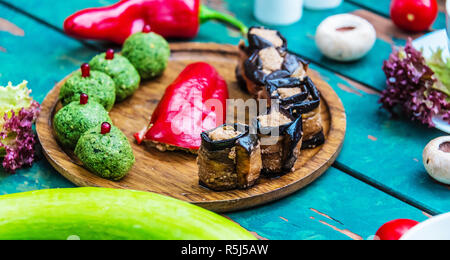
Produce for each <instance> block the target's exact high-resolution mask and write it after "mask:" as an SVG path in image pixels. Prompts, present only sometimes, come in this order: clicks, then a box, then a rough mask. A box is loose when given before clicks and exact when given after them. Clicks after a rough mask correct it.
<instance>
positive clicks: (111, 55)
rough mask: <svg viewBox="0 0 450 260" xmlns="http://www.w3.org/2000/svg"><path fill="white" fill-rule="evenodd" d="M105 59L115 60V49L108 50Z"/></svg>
mask: <svg viewBox="0 0 450 260" xmlns="http://www.w3.org/2000/svg"><path fill="white" fill-rule="evenodd" d="M105 59H107V60H113V59H114V50H113V49H108V50H107V51H106V55H105Z"/></svg>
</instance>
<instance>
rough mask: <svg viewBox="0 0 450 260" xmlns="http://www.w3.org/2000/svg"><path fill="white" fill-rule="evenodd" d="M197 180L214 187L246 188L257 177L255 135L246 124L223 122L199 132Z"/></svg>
mask: <svg viewBox="0 0 450 260" xmlns="http://www.w3.org/2000/svg"><path fill="white" fill-rule="evenodd" d="M201 137H202V145H201V147H200V150H199V152H198V158H197V164H198V176H199V180H200V184H202V185H204V186H206V187H208V188H210V189H212V190H216V191H224V190H232V189H236V188H239V189H245V188H248V187H250V186H252V185H253V184H254V183H255V182H256V180H257V179H258V178H259V175H260V172H261V168H262V161H261V149H260V143H259V139H258V136H257V135H256V134H251V133H250V129H249V127H248V126H246V125H240V124H224V125H222V126H219V127H217V128H215V129H213V130H210V131H207V132H203V133H202V134H201Z"/></svg>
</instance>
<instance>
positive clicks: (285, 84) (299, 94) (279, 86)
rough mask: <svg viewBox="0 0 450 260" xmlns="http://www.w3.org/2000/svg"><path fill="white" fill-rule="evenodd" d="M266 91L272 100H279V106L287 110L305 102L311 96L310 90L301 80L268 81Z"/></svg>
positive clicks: (281, 79)
mask: <svg viewBox="0 0 450 260" xmlns="http://www.w3.org/2000/svg"><path fill="white" fill-rule="evenodd" d="M266 90H267V92H268V95H269V96H270V99H276V100H278V101H279V104H280V105H281V106H282V107H283V108H284V109H287V110H288V109H289V107H290V106H291V105H294V104H297V103H299V102H303V101H305V100H306V99H307V98H308V96H309V92H308V89H307V88H306V86H305V84H304V83H303V81H302V80H300V79H299V78H278V79H268V80H267V85H266ZM270 103H271V102H268V104H270Z"/></svg>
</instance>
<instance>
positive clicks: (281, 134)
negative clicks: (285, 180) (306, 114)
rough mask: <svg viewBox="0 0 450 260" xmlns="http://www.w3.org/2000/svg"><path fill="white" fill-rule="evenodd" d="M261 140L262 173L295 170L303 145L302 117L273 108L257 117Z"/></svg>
mask: <svg viewBox="0 0 450 260" xmlns="http://www.w3.org/2000/svg"><path fill="white" fill-rule="evenodd" d="M256 126H257V130H258V137H259V139H260V140H261V158H262V166H263V168H262V173H264V174H268V175H272V176H273V175H279V174H284V173H288V172H291V171H294V170H295V169H294V165H295V163H296V162H297V159H298V157H299V156H300V149H301V146H302V137H303V133H302V117H301V116H299V117H298V118H295V117H293V116H292V115H291V114H290V113H288V112H287V111H284V110H279V111H277V110H274V109H271V111H269V112H268V113H267V114H265V115H260V116H258V117H257V118H256Z"/></svg>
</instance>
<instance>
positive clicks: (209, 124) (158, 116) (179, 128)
mask: <svg viewBox="0 0 450 260" xmlns="http://www.w3.org/2000/svg"><path fill="white" fill-rule="evenodd" d="M227 99H228V88H227V83H226V82H225V80H224V79H223V78H222V77H221V76H220V75H219V73H218V72H217V71H216V69H215V68H214V67H212V66H211V65H209V64H207V63H204V62H197V63H193V64H190V65H188V66H187V67H186V68H185V69H184V70H183V71H182V72H181V73H180V75H179V76H178V78H177V79H176V80H175V81H174V82H173V83H172V84H171V85H170V86H168V87H167V89H166V91H165V93H164V96H163V97H162V99H161V100H160V102H159V104H158V106H157V108H156V109H155V111H153V114H152V116H151V120H150V123H149V125H148V127H145V128H144V129H143V130H142V131H141V132H139V133H136V134H135V138H136V140H137V142H138V143H139V144H140V143H142V142H143V141H144V142H145V143H146V144H149V145H150V146H154V147H156V148H157V149H158V150H160V151H166V150H178V149H181V150H185V151H189V152H192V153H196V152H197V151H198V149H199V148H200V145H201V142H202V140H201V137H200V134H201V133H202V132H204V131H207V130H210V129H213V128H216V127H218V126H220V125H222V124H223V123H224V120H225V116H226V109H225V106H226V100H227ZM211 100H215V101H217V102H215V103H214V104H212V105H213V106H211V107H210V106H208V104H207V101H211Z"/></svg>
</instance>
